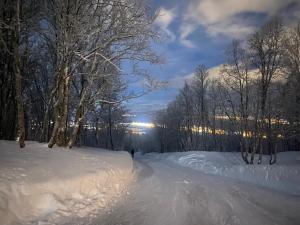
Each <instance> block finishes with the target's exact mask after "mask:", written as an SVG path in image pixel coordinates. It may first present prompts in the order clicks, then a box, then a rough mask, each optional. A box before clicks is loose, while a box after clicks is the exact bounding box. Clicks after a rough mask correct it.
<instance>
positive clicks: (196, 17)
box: [180, 0, 297, 46]
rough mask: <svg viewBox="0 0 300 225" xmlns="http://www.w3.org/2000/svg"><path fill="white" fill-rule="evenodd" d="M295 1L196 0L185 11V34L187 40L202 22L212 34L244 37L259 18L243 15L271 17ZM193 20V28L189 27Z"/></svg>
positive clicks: (182, 32) (212, 35)
mask: <svg viewBox="0 0 300 225" xmlns="http://www.w3.org/2000/svg"><path fill="white" fill-rule="evenodd" d="M293 2H296V0H284V1H283V0H263V1H262V0H240V1H236V0H192V1H191V2H190V4H189V5H188V7H187V9H186V11H185V12H184V15H183V22H182V24H181V29H180V31H181V37H183V38H182V40H186V39H187V37H188V36H189V35H191V33H193V32H194V31H195V30H196V29H197V27H198V26H202V27H204V28H205V30H206V32H207V34H208V35H209V36H211V37H217V36H220V35H221V36H225V37H229V38H243V37H245V36H247V35H248V34H250V33H251V32H252V31H253V29H254V25H253V22H255V21H254V20H253V18H252V20H251V18H250V19H249V18H248V19H247V18H245V17H243V15H245V14H248V13H249V14H251V13H254V14H256V13H257V14H263V15H266V16H267V17H270V16H273V15H275V14H277V13H278V12H279V11H280V10H282V9H284V8H285V7H287V6H289V5H290V4H291V3H293ZM296 4H297V3H296ZM190 24H192V27H193V29H191V28H188V26H190ZM191 46H192V45H191Z"/></svg>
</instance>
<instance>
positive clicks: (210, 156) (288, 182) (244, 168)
mask: <svg viewBox="0 0 300 225" xmlns="http://www.w3.org/2000/svg"><path fill="white" fill-rule="evenodd" d="M147 157H150V158H154V159H165V160H168V161H171V162H174V163H177V164H179V165H181V166H184V167H190V168H192V169H195V170H198V171H201V172H203V173H206V174H213V175H219V176H224V177H230V178H234V179H238V180H241V181H245V182H249V183H253V184H256V185H262V186H265V187H268V188H272V189H275V190H278V191H284V192H287V193H290V194H294V195H300V152H281V153H279V154H278V162H277V163H276V164H273V165H269V163H268V162H269V158H268V156H266V155H265V156H263V162H262V164H260V165H257V164H253V165H246V164H245V162H244V161H243V160H242V158H241V155H240V153H232V152H176V153H164V154H155V153H150V154H148V156H147ZM255 162H257V160H256V161H255Z"/></svg>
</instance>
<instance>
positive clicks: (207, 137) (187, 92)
mask: <svg viewBox="0 0 300 225" xmlns="http://www.w3.org/2000/svg"><path fill="white" fill-rule="evenodd" d="M224 58H225V59H226V60H225V63H224V64H223V65H222V66H220V67H219V68H218V70H217V72H215V74H210V72H209V70H208V69H207V67H206V66H205V65H199V66H198V67H197V68H196V69H195V72H194V75H193V78H192V79H190V80H188V81H186V83H185V84H184V87H183V88H182V89H181V90H180V92H179V94H178V95H177V97H176V99H175V100H174V101H172V102H171V103H170V104H169V105H168V107H167V108H166V109H164V110H161V111H159V112H158V113H157V115H156V117H155V123H156V131H155V133H156V136H157V138H158V140H159V145H158V147H157V148H158V151H160V152H169V151H174V149H176V150H179V151H191V150H203V151H240V152H241V156H242V158H243V160H244V161H245V163H247V164H249V163H250V164H253V163H254V155H255V154H256V153H258V154H259V159H258V163H259V164H260V163H261V159H262V155H263V154H269V155H270V161H269V162H270V164H273V163H276V156H277V152H278V151H287V150H290V151H291V150H292V151H297V150H299V148H300V139H299V138H300V136H299V135H300V114H299V109H300V92H299V90H300V60H299V59H300V23H298V24H294V25H290V26H287V25H284V23H283V20H282V19H281V18H278V17H274V18H272V19H270V20H269V21H268V22H266V23H265V24H264V25H263V26H261V27H260V28H258V29H257V30H256V31H255V32H254V33H253V34H252V35H250V36H249V37H248V38H247V39H246V40H233V41H232V43H231V44H229V46H228V47H227V48H226V49H225V50H224ZM216 73H217V74H216Z"/></svg>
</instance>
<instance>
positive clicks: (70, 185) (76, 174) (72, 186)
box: [0, 141, 133, 225]
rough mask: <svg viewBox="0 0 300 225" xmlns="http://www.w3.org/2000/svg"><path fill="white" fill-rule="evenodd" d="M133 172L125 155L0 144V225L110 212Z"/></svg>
mask: <svg viewBox="0 0 300 225" xmlns="http://www.w3.org/2000/svg"><path fill="white" fill-rule="evenodd" d="M132 169H133V163H132V160H131V157H130V155H129V154H128V153H127V152H111V151H105V150H99V151H98V150H97V151H96V150H95V149H94V150H93V148H84V149H82V148H80V149H76V148H75V149H72V150H71V151H70V150H67V149H63V148H53V149H48V148H47V146H46V145H44V144H39V143H36V142H28V143H27V145H26V148H25V149H19V148H18V144H17V143H16V142H9V141H0V171H1V173H0V224H1V225H2V224H6V225H7V224H29V223H35V222H36V221H39V222H42V223H43V222H44V223H43V224H55V223H60V222H61V221H63V220H64V221H68V219H67V218H76V217H86V216H89V217H90V216H91V215H92V214H93V213H96V212H98V213H99V210H100V211H101V210H103V211H104V210H108V209H109V206H111V205H112V204H113V203H114V202H115V201H116V200H117V197H120V196H122V195H123V194H124V193H126V188H127V187H128V185H129V184H130V183H131V182H132V180H133V173H132Z"/></svg>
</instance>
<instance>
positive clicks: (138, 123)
mask: <svg viewBox="0 0 300 225" xmlns="http://www.w3.org/2000/svg"><path fill="white" fill-rule="evenodd" d="M130 125H131V126H134V127H143V128H154V127H155V125H154V124H153V123H142V122H131V123H130Z"/></svg>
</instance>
